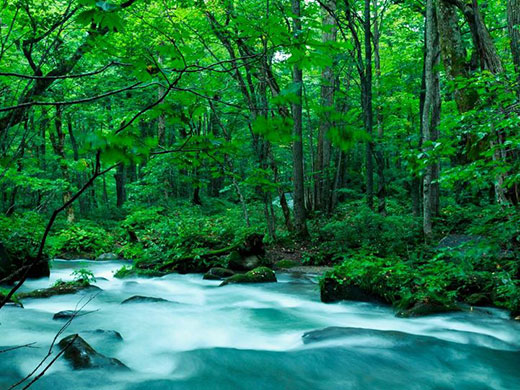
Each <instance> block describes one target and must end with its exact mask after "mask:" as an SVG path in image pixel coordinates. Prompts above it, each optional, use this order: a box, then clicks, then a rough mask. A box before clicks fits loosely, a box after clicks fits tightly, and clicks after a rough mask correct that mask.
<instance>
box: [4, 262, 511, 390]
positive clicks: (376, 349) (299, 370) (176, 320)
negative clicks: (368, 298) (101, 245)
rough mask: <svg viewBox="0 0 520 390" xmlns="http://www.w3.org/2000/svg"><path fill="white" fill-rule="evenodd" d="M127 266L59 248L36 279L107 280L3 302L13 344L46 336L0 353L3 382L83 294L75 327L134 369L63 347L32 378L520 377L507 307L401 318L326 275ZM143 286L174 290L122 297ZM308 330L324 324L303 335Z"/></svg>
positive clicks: (128, 384) (160, 383) (497, 386)
mask: <svg viewBox="0 0 520 390" xmlns="http://www.w3.org/2000/svg"><path fill="white" fill-rule="evenodd" d="M121 266H122V263H121V262H93V261H58V260H55V261H53V263H52V271H51V276H50V278H46V279H38V280H31V281H28V282H27V283H26V284H25V285H24V287H23V289H24V291H30V290H33V289H36V288H44V287H48V286H49V285H52V284H53V283H54V282H55V281H56V280H58V279H62V280H72V278H73V277H72V276H71V272H72V271H73V270H74V269H79V268H88V269H90V270H91V271H92V272H93V273H94V275H95V276H96V278H97V281H96V283H95V284H96V286H98V287H99V288H101V289H102V290H101V291H98V292H93V291H87V292H81V293H78V294H74V295H63V296H55V297H51V298H44V299H26V300H24V302H23V303H24V306H25V308H24V309H21V308H17V307H11V306H9V307H5V308H3V309H2V310H0V350H1V349H2V348H4V347H6V346H16V345H22V344H27V343H32V342H34V343H35V344H34V345H33V346H32V348H21V349H18V350H15V351H11V352H6V353H3V354H0V389H7V388H9V386H10V385H11V384H12V383H15V382H16V381H17V380H19V379H20V378H22V377H23V376H24V375H26V374H27V373H29V372H31V371H32V370H33V369H34V368H35V367H36V366H37V365H38V363H39V362H40V360H41V359H42V358H43V357H44V356H45V355H46V353H47V349H48V348H49V346H50V344H51V342H52V340H53V338H54V337H55V335H56V333H57V332H58V331H59V330H60V328H61V327H62V326H63V324H64V322H63V321H56V320H53V315H54V314H55V313H57V312H59V311H62V310H74V309H77V308H80V307H82V310H85V311H91V313H89V314H85V315H81V316H78V317H77V318H75V319H74V320H73V321H72V323H71V324H70V326H69V327H68V328H67V329H66V330H65V332H64V333H63V336H62V337H65V336H67V335H70V334H75V333H79V334H80V336H81V337H82V338H83V339H85V340H86V341H87V342H88V343H89V344H90V345H91V346H92V347H93V348H94V349H95V350H96V351H97V352H99V353H102V354H104V355H106V356H109V357H114V358H117V359H119V360H120V361H121V362H123V363H124V364H125V365H126V366H128V367H129V368H130V370H129V371H114V370H110V369H106V370H105V369H90V370H79V371H78V370H73V369H72V368H71V367H70V365H69V364H68V362H67V361H65V360H64V359H62V358H61V359H59V360H57V362H56V363H55V364H54V365H53V366H52V367H51V368H50V369H49V371H48V372H47V373H46V374H45V375H44V376H43V377H42V378H41V379H40V380H39V381H37V382H36V383H35V384H34V385H33V387H32V388H34V389H42V390H43V389H44V390H60V389H70V390H83V389H100V390H104V389H107V390H108V389H110V390H155V389H157V390H169V389H204V390H209V389H269V390H273V389H274V390H277V389H312V390H314V389H324V390H325V389H326V390H334V389H341V390H343V389H353V390H354V389H356V390H357V389H359V390H376V389H381V390H394V389H395V390H397V389H399V390H403V389H417V390H429V389H431V390H434V389H436V390H441V389H442V390H446V389H454V390H455V389H456V390H465V389H467V390H479V389H493V390H501V389H504V390H505V389H507V390H518V389H519V388H520V324H519V323H518V322H515V321H512V320H510V319H509V317H508V313H507V312H504V311H501V310H497V309H492V308H479V309H475V310H472V311H467V312H461V313H449V314H442V315H435V316H429V317H423V318H415V319H402V318H396V317H395V316H394V313H393V311H392V309H391V308H389V307H386V306H379V305H374V304H368V303H359V302H340V303H336V304H324V303H321V302H320V300H319V288H318V284H317V277H316V276H315V275H309V274H297V273H296V274H295V273H290V274H289V273H277V278H278V283H269V284H258V285H254V284H251V285H228V286H225V287H219V283H220V282H218V281H207V280H203V279H202V275H198V274H192V275H178V274H171V275H167V276H164V277H159V278H128V279H123V280H119V279H115V278H114V277H113V274H114V272H115V271H116V270H117V269H118V268H120V267H121ZM136 295H138V296H146V297H155V298H162V299H165V300H166V301H162V302H153V303H151V302H144V303H139V302H137V303H128V304H124V305H122V304H121V302H122V301H124V300H125V299H127V298H129V297H132V296H136ZM83 306H84V307H83ZM331 327H334V328H332V329H327V328H331ZM97 329H102V330H105V331H117V332H119V333H120V334H121V336H122V340H120V339H118V338H116V337H112V336H111V334H112V333H110V332H106V333H102V332H98V333H96V332H92V331H94V330H97ZM323 329H326V330H323ZM319 330H321V331H319ZM314 331H319V332H314ZM307 332H314V333H310V334H308V335H306V336H305V337H302V336H303V335H304V334H305V333H307ZM60 339H61V337H60ZM58 350H59V349H58V348H57V347H55V351H54V354H56V353H57V352H58ZM22 387H23V386H21V387H20V388H22Z"/></svg>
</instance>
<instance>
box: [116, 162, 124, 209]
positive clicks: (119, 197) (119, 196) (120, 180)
mask: <svg viewBox="0 0 520 390" xmlns="http://www.w3.org/2000/svg"><path fill="white" fill-rule="evenodd" d="M114 179H115V181H116V207H117V208H121V207H123V204H124V203H125V202H126V169H125V166H124V165H123V164H121V163H120V164H118V165H117V169H116V173H115V174H114Z"/></svg>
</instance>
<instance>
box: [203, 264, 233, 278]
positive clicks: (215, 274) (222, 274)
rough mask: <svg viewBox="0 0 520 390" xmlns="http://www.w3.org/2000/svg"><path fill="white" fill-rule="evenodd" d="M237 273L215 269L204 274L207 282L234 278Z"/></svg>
mask: <svg viewBox="0 0 520 390" xmlns="http://www.w3.org/2000/svg"><path fill="white" fill-rule="evenodd" d="M234 274H235V273H234V272H233V271H231V270H230V269H227V268H222V267H213V268H211V269H210V270H209V271H208V272H206V273H205V274H204V279H206V280H222V279H226V278H229V277H230V276H233V275H234Z"/></svg>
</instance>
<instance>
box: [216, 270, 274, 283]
mask: <svg viewBox="0 0 520 390" xmlns="http://www.w3.org/2000/svg"><path fill="white" fill-rule="evenodd" d="M272 282H276V275H275V273H274V271H273V270H272V269H271V268H267V267H258V268H255V269H254V270H252V271H249V272H246V273H245V274H236V275H233V276H231V277H229V278H227V279H226V280H224V281H223V282H222V283H221V284H220V285H221V286H225V285H227V284H239V283H272Z"/></svg>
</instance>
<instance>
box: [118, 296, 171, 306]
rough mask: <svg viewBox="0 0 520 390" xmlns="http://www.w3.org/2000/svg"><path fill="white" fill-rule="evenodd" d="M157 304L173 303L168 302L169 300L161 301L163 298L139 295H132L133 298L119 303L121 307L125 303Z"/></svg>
mask: <svg viewBox="0 0 520 390" xmlns="http://www.w3.org/2000/svg"><path fill="white" fill-rule="evenodd" d="M157 302H170V303H174V302H172V301H169V300H167V299H163V298H155V297H143V296H141V295H134V296H133V297H130V298H127V299H125V300H124V301H123V302H121V305H126V304H127V303H157Z"/></svg>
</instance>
